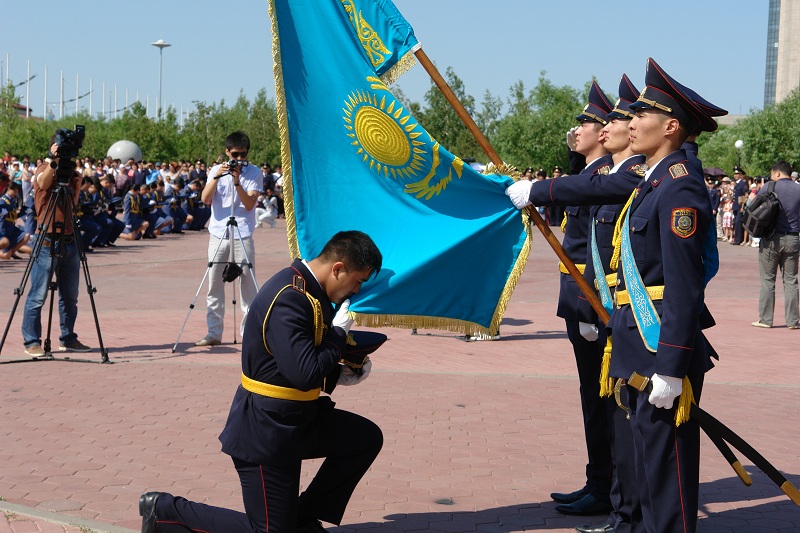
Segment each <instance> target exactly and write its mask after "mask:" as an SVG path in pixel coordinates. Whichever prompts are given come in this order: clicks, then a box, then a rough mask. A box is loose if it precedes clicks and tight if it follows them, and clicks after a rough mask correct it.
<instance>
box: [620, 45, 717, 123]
mask: <svg viewBox="0 0 800 533" xmlns="http://www.w3.org/2000/svg"><path fill="white" fill-rule="evenodd" d="M630 107H631V109H634V110H636V109H659V110H661V111H664V112H666V113H668V114H669V115H671V116H673V117H675V118H676V119H678V121H679V122H680V123H681V125H682V126H683V127H684V128H686V129H687V130H689V131H690V132H699V131H716V129H717V123H716V121H714V119H713V118H712V117H718V116H722V115H727V114H728V112H727V111H726V110H724V109H722V108H720V107H717V106H715V105H714V104H712V103H711V102H708V101H707V100H705V99H703V98H702V97H701V96H700V95H698V94H697V93H696V92H695V91H693V90H692V89H689V88H688V87H686V86H685V85H681V84H680V83H678V82H677V81H676V80H674V79H673V78H672V77H671V76H670V75H669V74H667V73H666V72H665V71H664V69H662V68H661V67H660V66H659V65H658V63H656V62H655V61H653V59H652V58H648V59H647V73H646V74H645V88H644V89H643V90H642V93H641V94H640V95H639V98H638V99H637V100H636V101H635V102H634V103H633V104H631V106H630Z"/></svg>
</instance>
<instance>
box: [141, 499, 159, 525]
mask: <svg viewBox="0 0 800 533" xmlns="http://www.w3.org/2000/svg"><path fill="white" fill-rule="evenodd" d="M159 496H161V493H160V492H146V493H144V494H142V495H141V497H139V516H141V517H142V533H158V530H157V529H156V501H158V497H159Z"/></svg>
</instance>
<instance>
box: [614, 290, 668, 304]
mask: <svg viewBox="0 0 800 533" xmlns="http://www.w3.org/2000/svg"><path fill="white" fill-rule="evenodd" d="M645 289H647V294H649V295H650V299H651V300H663V299H664V286H663V285H653V286H652V287H645ZM614 300H615V301H616V303H617V306H620V305H628V304H630V303H631V297H630V294H628V291H626V290H621V291H616V292H615V293H614Z"/></svg>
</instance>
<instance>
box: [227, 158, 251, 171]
mask: <svg viewBox="0 0 800 533" xmlns="http://www.w3.org/2000/svg"><path fill="white" fill-rule="evenodd" d="M249 164H250V163H248V162H247V161H239V160H238V159H231V160H230V161H228V168H229V169H230V170H233V169H234V168H236V167H246V166H247V165H249Z"/></svg>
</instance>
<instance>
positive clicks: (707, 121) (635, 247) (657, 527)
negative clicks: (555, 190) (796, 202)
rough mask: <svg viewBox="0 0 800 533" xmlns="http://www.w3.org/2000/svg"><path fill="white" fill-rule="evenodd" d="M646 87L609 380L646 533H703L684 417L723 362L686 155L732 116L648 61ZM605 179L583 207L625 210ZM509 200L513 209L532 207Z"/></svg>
mask: <svg viewBox="0 0 800 533" xmlns="http://www.w3.org/2000/svg"><path fill="white" fill-rule="evenodd" d="M645 81H646V84H647V86H646V87H645V89H644V90H643V91H642V94H641V95H640V96H639V98H638V99H637V101H636V102H634V103H633V104H632V105H631V108H633V109H635V113H636V116H635V117H634V118H633V120H632V121H631V125H630V130H631V139H632V145H631V147H632V149H633V150H634V151H635V152H637V153H641V154H644V155H645V157H646V164H647V165H648V170H647V172H646V174H645V178H644V180H643V181H642V183H640V184H639V186H638V187H637V189H636V190H635V191H634V194H633V195H631V197H630V198H629V199H628V202H627V204H626V206H625V208H624V209H623V214H622V215H621V217H622V220H623V221H624V224H623V225H622V228H621V233H620V239H619V240H618V242H619V246H618V249H619V254H620V257H621V259H620V270H619V272H620V276H619V278H620V281H619V284H618V285H617V288H616V292H615V303H616V307H615V309H614V314H613V315H612V316H611V324H610V329H611V332H612V338H613V350H612V356H611V365H610V375H611V376H612V377H615V378H618V381H617V384H618V385H621V386H626V388H625V391H626V392H627V395H628V399H627V401H628V404H627V407H628V408H629V409H630V419H631V428H632V431H633V436H634V448H635V460H636V467H637V468H636V476H637V483H636V485H637V488H638V490H639V499H640V501H641V505H642V516H643V521H644V525H645V527H646V530H647V531H648V532H651V533H663V532H667V533H668V532H673V531H680V532H690V533H691V532H693V531H695V530H696V526H697V507H698V486H699V463H700V433H699V432H700V428H699V426H698V425H697V423H696V422H694V421H692V420H690V419H689V414H688V413H689V411H690V409H691V402H692V401H693V400H694V401H696V402H698V403H699V401H700V395H701V392H702V386H703V379H704V375H705V372H707V371H708V370H710V369H711V368H712V367H713V363H712V361H711V358H712V357H716V354H715V353H714V350H713V348H712V347H711V346H710V345H709V344H708V342H707V341H706V339H705V337H704V336H703V334H702V331H701V327H702V326H701V324H702V322H703V316H702V315H703V313H704V312H705V304H704V289H705V283H706V282H707V273H706V262H705V257H706V240H707V237H708V229H709V226H710V224H711V205H710V202H709V199H708V193H707V192H706V189H705V185H704V183H703V179H702V176H701V175H700V174H699V172H698V170H697V169H696V168H695V167H694V166H693V165H692V164H690V162H689V161H690V160H689V158H688V157H687V154H686V153H685V152H684V151H682V150H680V149H679V148H680V146H681V145H682V144H683V142H684V141H685V140H686V138H687V137H688V136H689V135H690V134H691V133H692V132H694V131H714V130H716V128H717V124H716V122H715V121H714V120H713V118H712V117H713V116H721V115H723V114H725V111H724V110H722V109H720V108H717V107H716V106H713V105H711V104H709V103H708V102H706V101H705V100H703V99H702V98H701V97H700V96H699V95H697V94H696V93H695V92H694V91H692V90H691V89H689V88H687V87H685V86H683V85H681V84H680V83H678V82H677V81H675V80H674V79H672V78H671V77H670V76H669V75H668V74H667V73H666V72H665V71H664V70H663V69H662V68H661V67H659V66H658V64H656V62H655V61H653V60H652V59H649V60H648V64H647V74H646V78H645ZM603 178H604V177H599V179H585V180H584V181H583V183H580V185H581V186H582V187H583V189H584V195H585V196H586V197H587V198H602V199H603V200H609V199H610V200H620V199H621V198H622V196H621V195H620V194H619V192H620V191H615V192H612V191H610V187H608V182H609V180H606V179H603ZM515 185H516V184H515ZM512 187H514V186H512ZM509 192H510V193H511V194H509V196H510V197H511V198H512V201H515V205H517V206H518V207H520V206H522V205H525V204H524V203H523V202H519V201H518V200H514V198H515V196H514V194H513V191H509ZM631 301H633V302H637V305H633V306H632V305H631ZM676 400H677V402H676Z"/></svg>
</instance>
